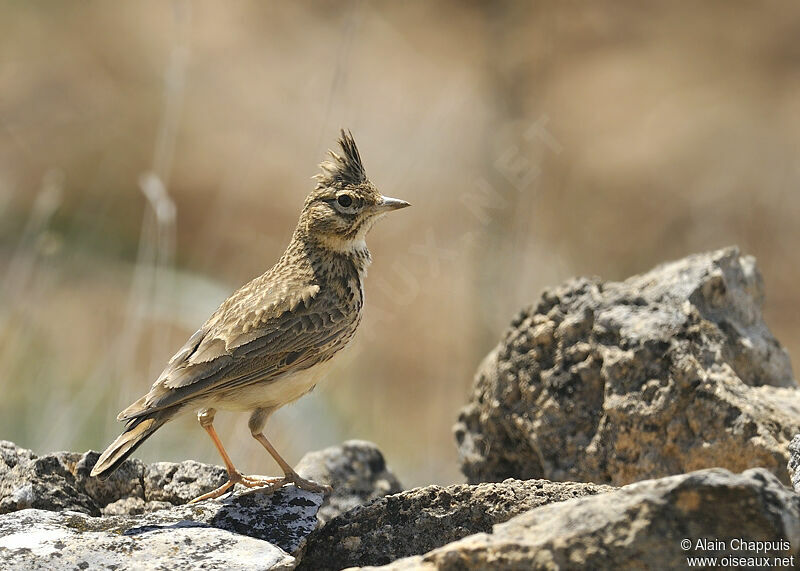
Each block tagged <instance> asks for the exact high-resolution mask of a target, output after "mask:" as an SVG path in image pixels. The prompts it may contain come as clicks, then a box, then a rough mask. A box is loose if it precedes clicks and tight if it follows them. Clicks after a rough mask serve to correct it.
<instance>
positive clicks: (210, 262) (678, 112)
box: [0, 0, 800, 485]
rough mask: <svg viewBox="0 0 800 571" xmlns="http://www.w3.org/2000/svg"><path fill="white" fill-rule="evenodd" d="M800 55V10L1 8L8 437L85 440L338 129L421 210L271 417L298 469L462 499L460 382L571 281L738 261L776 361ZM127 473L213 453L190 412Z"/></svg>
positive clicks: (386, 185)
mask: <svg viewBox="0 0 800 571" xmlns="http://www.w3.org/2000/svg"><path fill="white" fill-rule="evenodd" d="M799 37H800V4H798V3H797V2H795V1H794V0H787V1H785V2H766V3H758V4H756V3H750V2H737V1H734V2H729V1H726V2H723V1H719V2H704V3H673V2H663V3H660V5H659V4H658V3H648V6H647V7H644V6H642V5H641V3H639V2H632V1H631V2H613V1H606V2H599V3H598V2H594V3H586V4H585V5H584V4H582V3H573V2H570V3H564V2H536V3H534V2H519V3H514V2H499V3H488V2H487V3H485V4H484V3H481V2H463V3H460V2H439V3H428V2H410V3H405V2H404V3H397V2H381V3H377V2H376V3H371V2H351V3H338V2H319V3H305V2H300V3H289V2H225V3H222V2H210V1H206V2H191V3H188V2H175V3H166V2H155V1H143V2H126V3H103V2H80V3H78V2H74V3H67V2H62V3H38V2H2V3H0V133H2V136H0V269H1V270H0V271H2V274H0V394H2V397H3V402H2V414H0V438H5V439H10V440H14V441H16V442H17V443H18V444H20V445H23V446H27V447H31V448H34V449H35V450H36V451H38V452H47V451H51V450H56V449H72V450H84V449H88V448H94V449H99V448H102V447H103V446H105V445H106V444H107V443H108V442H109V441H110V439H111V438H112V437H113V436H115V435H116V433H117V431H118V430H119V426H118V425H117V423H116V422H115V421H114V417H115V415H116V413H117V411H118V410H119V409H121V408H122V407H124V406H125V405H127V404H128V403H129V402H130V401H132V400H133V399H134V398H136V397H138V396H139V395H140V394H142V393H143V392H144V391H145V390H146V389H147V388H148V387H149V385H150V383H151V382H152V380H153V379H154V377H155V376H156V375H157V374H158V372H159V371H160V370H161V368H162V367H163V365H164V364H165V362H166V360H167V359H168V358H169V357H170V356H171V355H172V353H173V352H174V351H175V350H176V349H177V348H178V347H179V346H180V345H181V344H182V343H183V341H184V340H185V339H186V337H187V336H188V335H190V334H191V333H192V332H193V331H194V330H195V329H196V328H197V327H198V326H199V325H200V324H201V323H202V322H203V321H204V319H205V318H206V317H207V316H208V315H209V314H210V312H211V311H213V309H214V308H215V307H216V305H217V304H218V303H219V302H220V301H221V300H222V299H224V298H225V297H226V296H227V295H228V294H229V293H230V292H231V291H233V289H235V288H236V287H238V286H239V285H240V284H242V283H243V282H245V281H247V280H248V279H250V278H251V277H253V276H255V275H257V274H259V273H261V272H262V271H264V270H265V269H266V268H267V267H268V266H269V265H271V264H272V263H273V262H274V261H275V260H276V259H277V257H278V256H279V255H280V253H281V252H282V250H283V248H284V246H285V244H286V242H287V241H288V238H289V236H290V234H291V231H292V229H293V226H294V223H295V221H296V217H297V214H298V212H299V208H300V206H301V204H302V201H303V198H304V196H305V194H306V193H307V192H308V191H309V190H310V189H311V187H312V185H313V182H312V181H311V180H310V177H311V175H313V174H314V173H315V172H316V164H317V163H318V162H319V161H320V160H321V159H322V158H323V153H324V151H325V150H326V149H327V148H329V147H332V146H333V145H334V140H335V137H336V134H337V131H338V128H339V127H342V126H344V127H349V128H351V129H352V131H353V133H354V135H355V137H356V140H357V141H358V143H359V146H360V148H361V151H362V155H363V157H364V161H365V164H366V168H367V173H368V175H369V176H370V177H371V179H372V180H373V181H374V182H375V183H376V184H377V185H378V186H379V188H381V189H382V190H383V191H384V192H385V193H386V194H388V195H391V196H396V197H399V198H404V199H406V200H409V201H410V202H412V203H413V204H414V208H412V209H408V210H404V211H402V212H399V213H397V214H394V215H392V216H390V217H387V219H386V220H384V221H382V222H381V223H380V224H379V225H378V226H377V227H376V229H375V230H373V233H372V235H371V237H370V241H369V242H370V247H371V249H372V252H373V257H374V260H375V262H374V264H373V266H372V268H371V270H370V276H369V279H368V283H367V299H368V301H367V313H366V317H365V322H364V324H363V327H362V330H361V331H360V333H359V335H358V336H357V340H356V342H355V344H354V346H353V348H352V350H351V351H350V353H349V355H348V357H347V358H346V359H344V360H342V361H341V362H340V365H339V367H338V368H337V369H336V370H335V371H334V373H333V374H332V375H331V378H329V379H328V381H327V382H326V383H325V384H324V385H323V386H321V387H319V388H318V390H317V391H315V392H314V393H313V395H311V396H310V397H307V398H305V399H303V400H302V401H301V402H299V403H297V404H295V405H293V406H291V407H287V408H286V409H284V410H282V411H281V412H279V413H278V414H277V415H276V416H275V417H274V418H273V419H272V420H271V422H270V425H269V426H268V434H270V435H271V436H272V437H273V438H274V441H275V443H276V445H277V446H278V448H279V450H282V451H284V452H285V455H286V457H287V459H289V460H290V461H291V462H296V461H297V460H298V459H299V458H300V456H302V454H303V453H304V452H306V451H308V450H312V449H318V448H321V447H323V446H326V445H330V444H335V443H338V442H341V441H342V440H344V439H347V438H363V439H368V440H372V441H374V442H376V443H378V445H379V446H380V447H381V448H382V449H383V450H384V452H385V453H386V455H387V459H388V461H389V463H390V465H391V466H392V467H393V468H394V469H395V470H396V471H397V472H398V474H399V476H400V478H401V479H402V481H403V482H404V483H405V484H406V485H414V484H421V483H426V482H431V481H433V482H451V481H458V480H460V479H461V476H460V474H459V472H458V469H457V458H456V452H455V446H454V444H453V439H452V436H451V433H450V427H451V426H452V424H453V422H454V420H455V418H456V415H457V411H458V409H459V407H460V406H461V405H462V404H463V403H464V402H465V400H466V398H467V394H468V391H469V387H470V384H471V378H472V374H473V372H474V370H475V368H476V366H477V365H478V363H479V362H480V360H481V359H482V357H483V356H484V355H485V354H486V353H487V351H488V350H489V349H490V348H491V347H492V346H493V345H494V343H495V342H496V341H497V339H498V338H499V336H500V334H501V333H502V331H503V329H504V327H505V326H506V324H507V323H508V322H509V320H510V319H511V317H512V315H513V314H514V312H515V311H516V310H517V309H518V308H519V307H521V306H523V305H524V304H526V303H530V302H532V301H534V300H535V298H536V297H537V295H538V294H539V292H540V291H541V289H542V288H543V287H545V286H547V285H555V284H557V283H559V282H560V281H562V280H564V279H566V278H568V277H570V276H573V275H579V274H580V275H591V274H595V275H599V276H601V277H603V278H606V279H623V278H625V277H626V276H628V275H630V274H631V273H634V272H640V271H643V270H646V269H648V268H649V267H651V266H652V265H654V264H656V263H658V262H661V261H665V260H668V259H671V258H676V257H680V256H683V255H685V254H688V253H691V252H696V251H700V250H707V249H712V248H717V247H721V246H725V245H729V244H738V245H739V246H740V247H741V248H742V249H743V250H744V251H745V252H747V253H750V254H753V255H755V256H757V258H758V261H759V264H760V267H761V269H762V272H763V274H764V277H765V282H766V316H767V322H768V323H769V324H770V326H771V327H772V328H773V330H774V331H775V333H776V335H777V336H778V338H779V339H780V340H781V341H782V342H783V343H784V344H785V345H786V346H787V347H788V348H789V350H790V353H791V354H792V355H797V354H798V352H800V333H798V317H799V316H800V312H798V302H799V301H800V288H798V287H797V285H796V284H797V282H798V278H800V265H799V264H798V261H799V260H800V258H799V257H798V254H797V250H796V247H797V245H798V239H799V238H800V229H798V224H797V220H798V214H800V212H799V210H800V194H799V193H798V185H799V184H800V161H799V160H798V157H799V156H800V42H798V41H797V38H799ZM150 171H155V172H156V173H158V175H159V176H161V177H162V178H163V179H164V180H165V181H167V188H166V190H167V193H168V195H166V196H159V195H158V192H157V191H158V188H157V185H156V186H154V185H153V184H145V185H144V188H146V189H148V191H149V192H150V194H151V197H150V200H149V199H148V198H147V196H146V194H145V193H144V192H143V191H142V186H141V185H140V180H145V181H146V180H147V179H146V177H145V179H143V178H142V177H143V175H144V173H147V172H150ZM156 212H158V215H156ZM172 214H174V215H175V216H174V218H173V216H172ZM218 418H219V419H220V423H219V431H220V433H221V435H222V437H223V440H224V441H226V442H227V443H228V446H229V448H230V450H231V453H232V455H233V457H234V459H235V460H236V461H237V462H238V463H239V464H240V467H241V468H242V469H244V470H246V471H252V472H257V473H274V472H275V471H276V469H277V468H276V467H275V466H274V464H273V463H272V462H271V460H269V459H268V458H267V456H266V454H264V453H263V451H262V450H261V449H260V447H258V446H257V445H256V444H255V443H253V442H252V441H251V439H250V438H249V435H248V431H247V428H246V418H245V416H244V415H232V414H221V415H220V416H218ZM138 455H139V456H140V457H141V458H143V459H145V460H147V461H154V460H180V459H184V458H195V459H198V460H203V461H212V462H217V461H218V460H217V457H216V453H215V451H214V449H213V446H212V445H211V443H210V442H209V441H208V439H207V438H206V436H205V434H203V432H202V431H201V430H200V429H199V428H197V426H196V424H195V421H194V419H192V418H186V419H183V420H180V421H176V422H175V423H173V424H172V425H170V426H168V427H166V428H165V429H163V430H162V431H160V432H159V433H158V434H157V435H156V436H154V437H153V438H152V439H151V440H149V441H148V442H147V443H146V444H145V445H144V446H143V447H142V448H141V449H140V452H139V453H138Z"/></svg>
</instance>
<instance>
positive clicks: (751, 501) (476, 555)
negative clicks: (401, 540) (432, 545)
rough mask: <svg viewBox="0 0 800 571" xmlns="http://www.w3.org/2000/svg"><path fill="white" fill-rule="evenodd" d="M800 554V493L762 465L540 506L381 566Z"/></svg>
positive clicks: (591, 565) (648, 562)
mask: <svg viewBox="0 0 800 571" xmlns="http://www.w3.org/2000/svg"><path fill="white" fill-rule="evenodd" d="M756 541H759V542H768V543H765V544H757V545H756V544H755V542H756ZM683 542H688V544H687V543H683ZM748 542H752V543H748ZM798 553H800V498H799V497H798V495H797V494H795V493H794V492H791V491H789V490H787V489H785V488H784V487H783V486H782V485H781V483H780V481H778V479H777V478H776V477H775V476H774V475H773V474H771V473H770V472H768V471H767V470H764V469H760V468H759V469H753V470H748V471H746V472H744V473H742V474H732V473H730V472H728V471H727V470H723V469H720V468H715V469H710V470H702V471H698V472H693V473H691V474H682V475H679V476H671V477H667V478H662V479H660V480H648V481H644V482H638V483H636V484H631V485H629V486H625V487H624V488H621V489H619V490H617V491H612V492H608V493H605V494H600V495H596V496H591V497H586V498H579V499H574V500H568V501H565V502H560V503H555V504H550V505H546V506H543V507H540V508H536V509H533V510H530V511H528V512H525V513H524V514H521V515H518V516H517V517H515V518H513V519H511V520H509V521H508V522H506V523H502V524H499V525H496V526H495V527H494V530H493V531H492V532H491V533H478V534H474V535H470V536H469V537H466V538H464V539H462V540H460V541H456V542H454V543H450V544H448V545H446V546H444V547H441V548H439V549H435V550H433V551H431V552H429V553H427V554H425V555H423V556H417V557H413V558H406V559H403V560H399V561H395V562H394V563H392V564H390V565H388V566H386V567H383V568H382V569H392V570H401V569H442V570H445V569H447V570H449V569H459V570H462V569H488V568H491V569H498V570H504V569H657V570H660V569H685V568H687V566H689V567H690V566H691V565H689V562H688V561H687V557H717V562H716V564H712V563H710V562H706V563H705V564H704V565H703V564H700V565H697V566H698V567H704V568H710V567H719V568H732V567H746V568H751V569H752V568H759V569H762V568H771V567H773V566H774V567H776V568H778V567H782V568H794V567H796V566H797V565H798V563H800V561H798V559H799V556H798ZM725 557H729V558H730V557H735V558H739V559H737V561H736V562H734V561H732V560H731V559H728V560H727V563H726V562H725V560H724V559H723V558H725ZM776 557H778V558H780V560H779V563H777V562H776V560H775V559H774V558H776ZM747 558H752V559H749V560H748V559H747ZM763 558H769V559H768V560H765V559H763Z"/></svg>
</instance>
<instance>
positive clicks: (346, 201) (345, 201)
mask: <svg viewBox="0 0 800 571" xmlns="http://www.w3.org/2000/svg"><path fill="white" fill-rule="evenodd" d="M336 202H338V203H339V206H341V207H342V208H347V207H348V206H350V205H351V204H353V199H352V198H351V197H350V195H349V194H342V195H339V198H337V199H336Z"/></svg>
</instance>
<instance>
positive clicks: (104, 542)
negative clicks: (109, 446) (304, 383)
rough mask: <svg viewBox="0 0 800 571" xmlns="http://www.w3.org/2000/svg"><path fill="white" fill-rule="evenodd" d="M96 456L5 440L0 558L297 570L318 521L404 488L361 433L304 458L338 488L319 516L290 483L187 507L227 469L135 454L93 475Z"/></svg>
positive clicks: (307, 469) (315, 499)
mask: <svg viewBox="0 0 800 571" xmlns="http://www.w3.org/2000/svg"><path fill="white" fill-rule="evenodd" d="M98 457H99V454H98V453H97V452H87V453H85V454H77V453H73V452H57V453H53V454H47V455H44V456H41V457H39V456H37V455H36V454H34V453H33V452H31V451H30V450H26V449H24V448H20V447H18V446H16V445H15V444H13V443H11V442H6V441H0V514H4V515H0V567H3V568H5V567H8V566H11V567H15V566H16V567H20V568H32V569H36V568H41V569H48V568H52V567H53V566H57V567H59V568H60V567H74V568H81V566H82V565H84V564H87V565H89V567H90V568H98V567H106V566H113V565H117V566H121V567H119V568H130V567H133V568H135V567H137V565H139V566H142V565H143V564H145V563H146V564H147V565H146V566H147V567H158V566H159V565H163V566H164V567H165V568H166V567H169V568H197V567H203V568H207V569H239V568H241V569H253V568H257V569H270V568H278V569H280V568H284V567H286V568H291V567H294V565H296V561H295V559H294V555H296V554H297V553H299V552H301V551H302V548H303V546H304V543H305V539H306V537H307V536H308V535H309V534H310V533H311V531H312V530H313V529H314V528H315V527H317V526H318V525H319V523H320V520H323V521H324V520H327V519H330V518H331V517H333V516H334V515H336V514H338V513H340V512H341V511H343V510H346V509H349V508H351V507H354V506H356V505H359V504H361V503H365V502H367V501H370V500H372V499H374V498H378V497H382V496H384V495H386V494H387V493H389V492H395V491H399V489H400V484H399V482H398V481H397V478H395V477H394V475H393V474H392V473H391V472H390V471H389V470H388V469H387V467H386V463H385V461H384V459H383V455H382V454H381V453H380V451H379V450H378V449H377V447H375V445H374V444H371V443H369V442H361V441H351V442H346V443H345V444H344V445H342V446H339V447H332V448H329V449H326V450H323V451H320V452H315V453H310V454H308V455H307V456H306V458H304V460H303V461H301V464H300V465H298V469H299V470H300V471H301V472H303V473H304V474H305V475H307V476H309V477H312V478H315V479H318V480H319V481H320V482H325V483H331V484H333V485H335V486H336V491H335V492H334V495H333V498H332V499H331V500H330V501H328V502H326V508H325V509H326V512H325V515H324V516H323V517H321V518H320V520H318V516H317V512H318V511H319V508H320V506H321V505H322V501H323V498H322V496H321V495H320V494H311V493H309V492H305V491H302V490H298V489H297V488H295V487H293V486H286V487H284V488H282V489H280V490H278V491H276V492H275V493H274V494H266V493H263V492H261V491H259V490H245V489H241V488H239V487H237V492H236V493H235V494H233V495H228V496H223V498H222V499H221V500H211V501H205V502H201V503H199V504H193V505H185V504H186V502H187V501H189V500H191V499H193V498H195V497H197V496H198V495H200V494H202V493H204V492H207V491H210V490H212V489H214V488H216V487H218V486H219V485H221V484H223V483H224V482H225V481H226V480H227V474H226V473H225V470H224V469H223V468H222V467H220V466H210V465H206V464H200V463H198V462H193V461H186V462H181V463H172V462H158V463H155V464H150V465H145V464H143V463H142V462H140V461H139V460H128V461H126V462H125V463H123V465H122V466H121V467H120V468H119V469H118V470H117V471H116V472H114V474H112V475H111V477H110V478H109V479H108V480H106V481H101V480H98V479H96V478H91V477H90V476H89V473H90V472H91V469H92V467H93V466H94V464H95V462H96V461H97V458H98ZM12 512H13V513H12ZM98 516H104V517H98Z"/></svg>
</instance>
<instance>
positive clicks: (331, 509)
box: [295, 440, 403, 523]
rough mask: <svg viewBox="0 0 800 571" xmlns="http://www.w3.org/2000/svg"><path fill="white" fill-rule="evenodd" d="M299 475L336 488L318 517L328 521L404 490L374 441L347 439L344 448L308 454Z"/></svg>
mask: <svg viewBox="0 0 800 571" xmlns="http://www.w3.org/2000/svg"><path fill="white" fill-rule="evenodd" d="M295 470H296V471H297V473H298V474H300V475H301V476H303V477H304V478H308V479H311V480H313V481H314V482H317V483H320V484H327V485H329V486H331V487H332V488H333V493H332V494H330V495H328V496H327V497H326V498H325V502H324V503H323V504H322V507H321V508H320V510H319V512H317V518H318V519H319V520H320V521H321V522H323V523H324V522H327V521H330V520H331V519H333V518H334V517H336V516H337V515H339V514H341V513H344V512H346V511H348V510H350V509H352V508H354V507H356V506H360V505H362V504H367V503H369V502H371V501H372V500H376V499H378V498H382V497H384V496H386V495H388V494H396V493H397V492H399V491H401V490H402V489H403V486H402V485H401V484H400V481H399V480H398V479H397V477H396V476H395V475H394V474H393V473H392V472H391V471H390V470H389V469H388V468H387V467H386V461H385V460H384V458H383V454H382V453H381V451H380V450H379V449H378V447H377V446H376V445H375V444H373V443H372V442H366V441H363V440H348V441H347V442H345V443H344V444H342V445H341V446H331V447H329V448H325V449H324V450H319V451H316V452H309V453H308V454H306V455H305V456H303V458H302V459H301V460H300V462H299V463H298V464H297V466H295Z"/></svg>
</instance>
